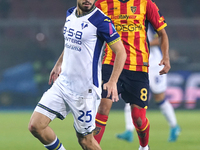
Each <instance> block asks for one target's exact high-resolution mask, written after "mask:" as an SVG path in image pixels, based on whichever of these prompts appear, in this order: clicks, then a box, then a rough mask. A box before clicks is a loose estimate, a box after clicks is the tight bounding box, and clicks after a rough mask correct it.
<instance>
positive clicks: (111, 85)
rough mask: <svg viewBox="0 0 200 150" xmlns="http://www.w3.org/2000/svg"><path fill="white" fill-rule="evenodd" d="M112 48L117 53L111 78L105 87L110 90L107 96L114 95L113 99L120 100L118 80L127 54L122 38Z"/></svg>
mask: <svg viewBox="0 0 200 150" xmlns="http://www.w3.org/2000/svg"><path fill="white" fill-rule="evenodd" d="M110 48H111V49H112V50H113V52H114V53H115V55H116V57H115V62H114V66H113V70H112V74H111V76H110V79H109V81H108V82H107V83H105V84H104V85H103V88H104V90H107V91H108V95H107V97H110V96H111V95H112V101H113V102H115V101H118V100H119V97H118V92H117V81H118V78H119V76H120V74H121V72H122V69H123V67H124V63H125V61H126V57H127V55H126V51H125V48H124V46H123V44H122V41H121V40H120V41H118V42H116V43H114V44H113V45H111V46H110Z"/></svg>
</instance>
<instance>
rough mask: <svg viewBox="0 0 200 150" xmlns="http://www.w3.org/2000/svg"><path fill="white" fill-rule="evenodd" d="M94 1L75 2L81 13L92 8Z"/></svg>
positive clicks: (82, 0) (81, 0)
mask: <svg viewBox="0 0 200 150" xmlns="http://www.w3.org/2000/svg"><path fill="white" fill-rule="evenodd" d="M94 3H95V0H77V4H78V8H79V9H80V10H81V11H82V12H83V13H85V12H89V11H90V10H91V9H92V8H93V6H94Z"/></svg>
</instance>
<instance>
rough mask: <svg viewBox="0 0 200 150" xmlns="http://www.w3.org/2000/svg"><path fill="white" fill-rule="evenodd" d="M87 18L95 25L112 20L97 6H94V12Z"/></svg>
mask: <svg viewBox="0 0 200 150" xmlns="http://www.w3.org/2000/svg"><path fill="white" fill-rule="evenodd" d="M88 20H89V21H90V22H91V23H92V24H93V25H94V26H96V27H100V26H102V25H104V24H108V23H110V22H112V21H111V19H110V18H109V17H108V16H106V15H105V14H104V13H103V12H102V11H101V10H100V9H99V8H96V10H95V12H94V14H93V15H92V16H91V17H90V18H89V19H88Z"/></svg>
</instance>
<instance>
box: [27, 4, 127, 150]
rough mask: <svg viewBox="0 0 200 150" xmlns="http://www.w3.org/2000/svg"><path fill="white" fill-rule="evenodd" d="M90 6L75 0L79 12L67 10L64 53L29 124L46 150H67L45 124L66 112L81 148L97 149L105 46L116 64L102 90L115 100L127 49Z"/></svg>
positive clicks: (109, 26) (97, 10) (97, 12)
mask: <svg viewBox="0 0 200 150" xmlns="http://www.w3.org/2000/svg"><path fill="white" fill-rule="evenodd" d="M94 3H95V0H77V7H73V8H70V9H69V10H68V11H67V17H66V22H65V25H64V30H63V34H64V39H65V45H64V50H63V52H62V54H61V56H60V57H59V58H58V60H57V62H56V64H55V66H54V68H53V69H52V71H51V73H50V77H49V84H51V82H52V81H53V82H54V83H53V85H52V87H51V88H50V89H49V90H48V91H47V92H45V93H44V95H43V96H42V98H41V100H40V101H39V103H38V104H37V106H36V108H35V110H34V112H33V114H32V116H31V119H30V122H29V131H30V132H31V133H32V134H33V135H34V136H35V137H36V138H37V139H38V140H39V141H40V142H41V143H42V144H44V146H45V147H46V148H47V149H49V150H65V148H64V146H63V145H62V144H61V143H60V141H59V139H58V138H57V136H56V134H55V133H54V131H53V130H52V129H51V128H50V127H49V123H50V122H51V121H53V120H54V119H55V118H59V119H61V120H62V119H64V118H65V117H66V115H67V114H68V113H69V111H71V112H72V114H73V117H74V128H75V130H76V135H77V138H78V142H79V144H80V145H81V147H82V149H84V150H101V147H100V146H99V144H98V142H97V141H96V140H95V139H94V137H93V134H92V133H93V130H94V129H95V116H96V106H97V105H96V103H97V100H100V99H101V81H102V79H101V66H102V62H101V61H102V60H101V55H102V52H103V49H104V45H105V43H107V44H108V45H109V46H110V47H111V49H112V50H113V52H114V53H115V54H116V59H115V62H114V68H113V71H112V75H111V77H110V78H109V81H108V82H107V83H105V84H104V85H103V86H104V89H105V90H107V92H108V95H107V96H108V97H110V96H112V100H113V101H118V100H119V98H118V94H117V81H118V78H119V75H120V73H121V71H122V69H123V66H124V63H125V59H126V52H125V48H124V46H123V44H122V42H121V40H120V36H119V34H118V33H117V32H116V30H115V28H114V25H113V24H112V22H111V19H110V18H109V17H107V16H106V15H105V14H103V13H102V11H101V10H99V9H98V8H96V7H95V5H94ZM66 135H67V133H66Z"/></svg>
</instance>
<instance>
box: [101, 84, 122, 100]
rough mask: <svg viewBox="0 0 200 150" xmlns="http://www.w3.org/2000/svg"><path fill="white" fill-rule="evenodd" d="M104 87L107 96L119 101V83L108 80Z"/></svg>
mask: <svg viewBox="0 0 200 150" xmlns="http://www.w3.org/2000/svg"><path fill="white" fill-rule="evenodd" d="M103 89H104V90H107V93H108V94H107V98H109V97H112V101H113V102H117V101H119V97H118V92H117V85H116V83H115V82H111V81H108V82H107V83H105V84H104V85H103Z"/></svg>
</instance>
